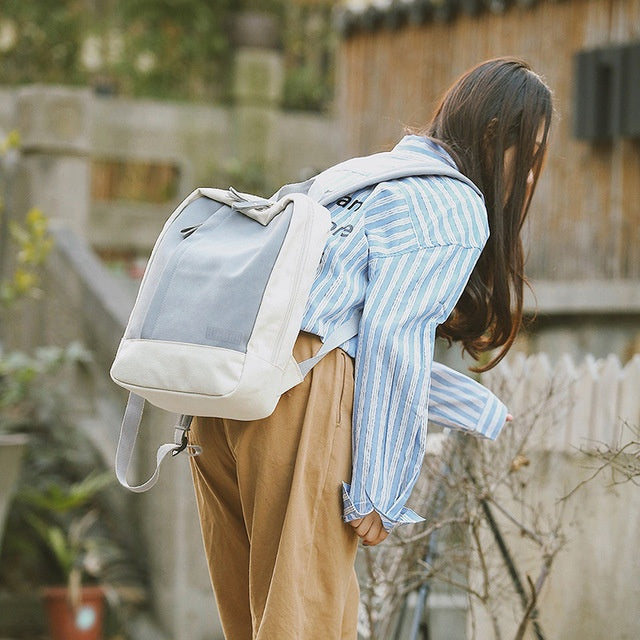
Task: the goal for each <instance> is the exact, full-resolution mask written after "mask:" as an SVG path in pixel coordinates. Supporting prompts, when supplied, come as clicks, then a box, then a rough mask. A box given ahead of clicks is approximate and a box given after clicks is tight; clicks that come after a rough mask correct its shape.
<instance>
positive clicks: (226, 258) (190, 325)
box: [140, 198, 292, 351]
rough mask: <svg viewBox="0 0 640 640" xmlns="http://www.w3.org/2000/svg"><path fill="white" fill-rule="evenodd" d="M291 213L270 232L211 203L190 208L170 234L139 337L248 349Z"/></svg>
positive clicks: (287, 211)
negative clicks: (162, 266) (161, 267)
mask: <svg viewBox="0 0 640 640" xmlns="http://www.w3.org/2000/svg"><path fill="white" fill-rule="evenodd" d="M291 213H292V208H291V206H289V207H287V208H286V209H285V210H284V211H283V212H282V213H280V214H279V215H278V216H276V218H275V219H274V220H273V221H272V222H271V223H270V224H269V225H267V226H266V227H265V226H263V225H261V224H259V223H258V222H256V221H255V220H252V219H251V218H248V217H246V216H244V215H243V214H242V213H239V212H237V211H234V210H232V209H231V208H230V207H228V206H226V205H222V206H221V205H220V203H217V202H214V201H211V200H209V199H207V198H198V199H197V200H195V201H194V202H192V203H190V204H189V205H187V207H185V209H184V210H183V211H182V213H181V214H180V215H179V216H178V218H176V220H175V221H174V225H173V226H175V227H176V228H175V229H171V230H170V233H168V234H167V237H166V240H167V242H168V245H167V247H166V253H167V256H168V259H167V260H166V261H163V262H165V264H164V268H163V269H162V271H161V273H160V274H159V276H158V282H157V286H156V287H155V295H154V297H153V299H152V300H151V301H150V304H149V306H148V310H147V312H146V314H145V318H144V322H143V325H142V329H141V333H140V337H141V338H144V339H154V340H166V341H171V342H184V343H189V344H202V345H209V346H215V347H224V348H228V349H234V350H238V351H246V347H247V343H248V341H249V338H250V337H251V332H252V330H253V326H254V324H255V319H256V316H257V313H258V310H259V308H260V303H261V301H262V294H263V292H264V289H265V287H266V285H267V282H268V280H269V276H270V273H271V269H272V266H273V264H274V262H275V261H276V258H277V257H278V254H279V252H280V248H281V246H282V243H283V241H284V238H285V236H286V233H287V229H288V227H289V223H290V220H291ZM158 257H160V256H158ZM158 257H157V258H156V260H157V259H158ZM150 275H151V274H150Z"/></svg>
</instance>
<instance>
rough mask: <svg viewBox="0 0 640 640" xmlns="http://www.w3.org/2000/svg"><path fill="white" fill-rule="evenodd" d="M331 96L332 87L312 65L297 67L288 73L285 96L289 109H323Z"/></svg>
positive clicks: (285, 103) (285, 102) (284, 100)
mask: <svg viewBox="0 0 640 640" xmlns="http://www.w3.org/2000/svg"><path fill="white" fill-rule="evenodd" d="M330 98H331V89H330V87H329V86H328V84H327V82H326V81H325V79H324V78H322V77H321V76H320V74H318V72H317V71H316V70H315V69H313V68H312V67H310V66H308V65H307V66H300V67H295V68H293V69H291V70H289V72H288V73H287V75H286V78H285V85H284V97H283V103H284V105H285V106H286V108H287V109H294V110H302V111H321V110H322V109H324V108H325V107H326V106H327V104H328V103H329V100H330Z"/></svg>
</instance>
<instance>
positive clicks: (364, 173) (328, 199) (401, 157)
mask: <svg viewBox="0 0 640 640" xmlns="http://www.w3.org/2000/svg"><path fill="white" fill-rule="evenodd" d="M409 176H447V177H450V178H455V179H456V180H460V181H461V182H464V183H465V184H467V185H469V186H470V187H471V188H472V189H473V190H474V191H475V192H476V193H477V194H478V196H479V197H481V198H482V193H481V192H480V189H478V187H477V186H476V185H475V184H474V183H473V182H472V181H471V180H469V178H467V177H466V176H465V175H463V174H462V173H460V172H459V171H458V170H457V169H455V168H454V167H452V166H449V165H447V164H445V163H444V162H438V161H436V160H431V159H430V158H427V157H425V156H423V155H421V154H418V153H413V152H409V151H400V150H393V151H385V152H382V153H375V154H373V155H370V156H363V157H360V158H351V159H349V160H346V161H344V162H341V163H340V164H337V165H335V166H333V167H330V168H329V169H327V170H326V171H323V172H322V173H320V174H318V175H317V176H316V178H315V179H314V181H313V184H312V185H311V187H310V189H309V196H310V197H312V198H313V199H314V200H316V201H317V202H319V203H320V204H322V205H327V204H330V203H332V202H335V201H336V200H338V199H339V198H341V197H342V196H345V195H349V194H351V193H353V192H354V191H358V190H360V189H364V188H366V187H370V186H373V185H376V184H378V183H380V182H386V181H387V180H396V179H398V178H407V177H409Z"/></svg>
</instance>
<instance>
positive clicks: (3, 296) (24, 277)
mask: <svg viewBox="0 0 640 640" xmlns="http://www.w3.org/2000/svg"><path fill="white" fill-rule="evenodd" d="M9 233H10V234H11V238H12V240H13V241H14V243H15V244H16V245H17V248H18V251H17V256H16V265H15V268H14V270H13V273H12V274H11V277H10V278H9V279H7V280H3V281H2V282H1V283H0V305H4V306H8V305H10V304H13V303H14V302H15V301H16V300H18V299H20V298H22V297H25V296H31V297H37V296H39V295H40V289H39V285H40V276H39V269H40V267H41V266H42V264H44V262H45V260H46V259H47V256H48V255H49V253H50V251H51V249H52V247H53V240H52V238H51V237H50V236H49V232H48V222H47V218H46V217H45V215H44V214H43V213H42V211H41V210H40V209H38V208H33V209H31V210H30V211H28V212H27V215H26V217H25V222H24V224H18V223H17V222H10V223H9Z"/></svg>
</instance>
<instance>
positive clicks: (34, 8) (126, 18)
mask: <svg viewBox="0 0 640 640" xmlns="http://www.w3.org/2000/svg"><path fill="white" fill-rule="evenodd" d="M233 8H234V2H233V1H232V0H207V2H202V1H201V0H111V1H108V2H102V3H100V4H96V5H94V7H93V8H91V7H90V6H89V5H87V3H86V2H84V1H83V0H58V1H57V2H54V3H51V2H48V1H47V0H30V1H29V2H24V0H8V1H5V2H3V7H2V16H1V17H0V59H1V60H2V64H1V65H0V82H2V83H6V84H23V83H31V82H42V81H45V82H59V83H65V84H87V83H89V84H93V85H95V86H97V87H98V88H101V89H104V90H111V91H112V90H116V91H119V92H121V93H125V94H128V95H142V96H154V97H170V98H184V99H211V98H219V97H221V96H222V97H224V96H225V94H226V84H227V71H226V70H227V68H228V65H227V62H228V57H229V53H230V43H229V39H228V37H227V33H228V15H229V12H230V10H232V9H233Z"/></svg>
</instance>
